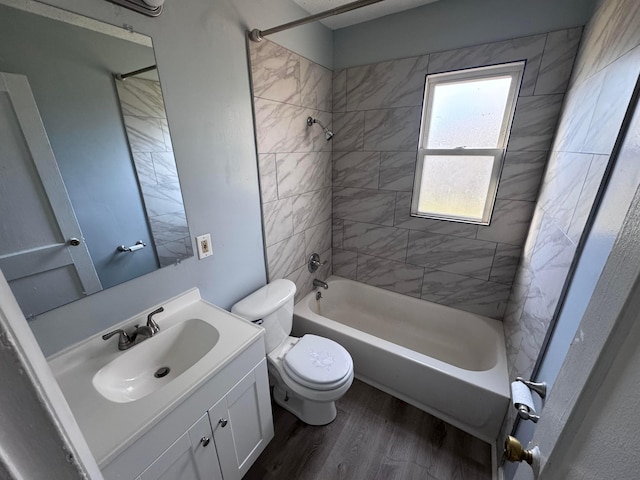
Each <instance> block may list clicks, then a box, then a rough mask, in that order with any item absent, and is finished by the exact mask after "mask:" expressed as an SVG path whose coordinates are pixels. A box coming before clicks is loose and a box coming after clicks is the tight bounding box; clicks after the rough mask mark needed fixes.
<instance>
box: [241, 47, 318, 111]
mask: <svg viewBox="0 0 640 480" xmlns="http://www.w3.org/2000/svg"><path fill="white" fill-rule="evenodd" d="M250 53H251V78H252V81H253V95H254V96H256V97H260V98H265V99H268V100H274V101H276V102H283V103H291V104H295V105H300V104H301V103H300V57H299V56H298V55H296V54H295V53H293V52H291V51H290V50H287V49H286V48H283V47H281V46H280V45H278V44H276V43H273V42H260V43H259V44H256V45H255V46H253V45H252V46H251V49H250ZM312 108H315V107H312Z"/></svg>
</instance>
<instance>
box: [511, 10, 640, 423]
mask: <svg viewBox="0 0 640 480" xmlns="http://www.w3.org/2000/svg"><path fill="white" fill-rule="evenodd" d="M639 73H640V4H638V2H637V1H636V0H607V1H605V2H603V3H602V5H601V6H600V7H599V8H598V10H597V11H596V13H595V14H594V16H593V18H592V20H591V21H590V22H589V24H588V25H587V27H586V30H585V34H584V38H583V41H582V46H581V48H580V51H579V54H578V58H577V60H576V66H575V68H574V72H573V74H572V79H571V84H570V88H569V91H568V92H567V98H566V101H565V104H564V107H563V111H562V113H561V119H560V123H559V125H558V129H557V132H556V138H555V141H554V144H553V147H552V153H551V156H550V159H549V165H548V167H547V171H546V173H545V178H544V180H543V188H542V191H541V193H540V197H539V199H538V202H537V205H536V212H535V214H534V219H533V222H532V225H531V229H530V231H529V236H528V238H527V243H526V245H525V249H524V254H523V258H522V261H521V263H520V266H519V268H518V272H517V275H516V281H515V284H514V289H513V291H512V293H511V298H510V300H509V305H508V306H507V312H506V315H505V335H506V339H507V355H508V360H509V370H510V372H509V373H510V375H511V377H512V378H513V377H515V376H518V375H519V376H523V377H529V376H530V375H531V372H532V369H533V366H534V364H535V362H536V359H537V357H538V355H539V353H540V348H541V345H542V342H543V340H544V338H545V335H546V333H547V329H548V326H549V323H550V321H551V319H552V317H553V315H554V311H555V310H556V307H557V305H558V301H559V297H560V293H561V290H562V288H563V285H564V284H565V282H566V281H567V276H568V273H569V268H570V265H571V263H572V261H573V260H574V257H575V255H576V248H577V245H578V242H579V241H580V239H581V237H582V236H583V235H584V234H585V225H586V222H587V217H588V215H589V213H590V212H591V209H592V207H593V204H594V200H595V196H596V193H597V191H598V188H599V187H600V184H601V181H602V179H603V175H604V172H605V168H606V167H607V164H608V162H609V160H610V156H611V153H612V150H613V147H614V144H615V142H616V140H617V138H618V135H619V131H620V127H621V125H622V120H623V118H624V115H625V113H626V111H627V108H628V106H629V101H630V99H631V95H632V92H633V89H634V87H635V85H636V81H637V80H638V74H639ZM633 161H635V162H636V163H637V158H636V159H635V160H633ZM631 166H632V164H627V165H625V164H624V162H622V163H621V164H619V165H616V170H617V169H619V170H617V171H615V173H614V176H613V179H614V180H612V181H614V182H617V185H616V186H613V187H612V193H614V192H615V193H614V194H616V195H618V198H619V203H618V202H616V203H615V205H617V206H616V207H614V208H617V209H619V212H618V213H617V214H616V215H613V214H610V215H606V220H605V219H603V218H602V217H599V218H600V221H599V222H598V223H596V225H595V227H594V229H593V230H592V231H591V233H590V236H589V237H588V238H589V241H588V242H587V244H586V246H587V247H588V248H589V250H585V254H584V255H585V257H584V258H586V259H589V260H591V257H586V255H588V254H593V259H594V260H595V259H599V260H598V262H599V264H598V263H595V261H593V260H592V261H591V262H590V263H591V267H592V268H594V270H592V271H591V272H587V271H585V269H584V266H583V267H582V269H581V270H579V271H578V274H579V275H580V276H579V277H578V278H577V279H576V281H577V282H585V280H587V278H585V276H588V277H591V279H590V281H589V280H587V281H586V284H584V285H583V287H584V288H585V290H584V293H583V294H582V295H580V297H582V296H583V295H584V297H588V296H590V291H591V290H592V289H593V283H594V279H595V278H597V276H598V275H599V271H598V269H599V268H601V266H602V259H603V258H606V256H607V250H608V249H610V248H611V245H612V242H613V239H614V238H615V236H616V235H617V231H618V228H619V225H620V222H621V220H620V218H619V215H620V214H624V212H625V211H626V210H627V208H628V205H629V198H627V197H628V193H629V192H630V191H631V192H633V191H635V189H636V188H637V186H638V181H639V179H638V175H637V172H636V171H635V169H632V168H630V167H631ZM607 195H609V193H607ZM616 222H617V223H616ZM586 233H589V232H586ZM594 242H595V243H594ZM598 244H599V245H598ZM572 289H573V285H572ZM575 294H576V292H575V291H573V295H575ZM584 297H583V298H581V299H578V301H577V302H576V299H575V298H573V297H572V298H571V301H572V302H573V303H570V304H569V305H568V308H573V309H575V310H574V312H573V314H574V315H580V314H581V312H582V311H583V309H584V302H585V301H586V300H585V298H584ZM513 418H514V415H513V410H511V409H510V410H509V415H508V417H507V419H506V421H505V426H504V427H505V429H507V430H508V429H510V428H511V424H512V421H513Z"/></svg>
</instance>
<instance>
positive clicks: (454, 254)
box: [407, 231, 496, 280]
mask: <svg viewBox="0 0 640 480" xmlns="http://www.w3.org/2000/svg"><path fill="white" fill-rule="evenodd" d="M495 252H496V244H495V243H493V242H483V241H480V240H473V239H469V238H460V237H453V236H450V235H439V234H437V233H428V232H416V231H411V233H410V234H409V247H408V249H407V263H411V264H413V265H421V266H423V267H427V268H428V269H430V270H442V271H444V272H450V273H457V274H460V275H465V276H467V277H474V278H479V279H481V280H489V273H490V272H491V265H492V263H493V257H494V254H495Z"/></svg>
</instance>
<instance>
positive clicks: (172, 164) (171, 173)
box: [151, 150, 178, 183]
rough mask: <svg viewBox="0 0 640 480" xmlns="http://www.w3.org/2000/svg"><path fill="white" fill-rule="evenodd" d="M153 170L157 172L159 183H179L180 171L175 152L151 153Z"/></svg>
mask: <svg viewBox="0 0 640 480" xmlns="http://www.w3.org/2000/svg"><path fill="white" fill-rule="evenodd" d="M151 159H152V160H153V168H154V170H155V172H156V178H157V180H158V183H167V182H177V181H178V170H177V168H176V159H175V156H174V155H173V151H172V150H169V151H166V152H151Z"/></svg>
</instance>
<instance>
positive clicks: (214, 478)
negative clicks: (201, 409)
mask: <svg viewBox="0 0 640 480" xmlns="http://www.w3.org/2000/svg"><path fill="white" fill-rule="evenodd" d="M212 440H213V438H212V433H211V424H210V423H209V418H208V416H207V414H206V413H205V414H204V415H203V416H202V417H200V419H199V420H198V421H197V422H196V423H194V424H193V426H192V427H191V428H190V429H189V430H188V431H186V432H185V433H184V434H183V435H182V436H181V437H180V438H179V439H178V440H176V441H175V442H174V443H173V444H172V445H171V446H170V447H169V448H167V449H166V450H165V451H164V453H163V454H162V455H160V456H159V457H158V458H157V459H156V461H155V462H153V463H152V464H151V465H150V466H149V467H148V468H147V469H146V470H145V471H144V472H142V475H140V477H138V478H139V480H161V479H162V480H222V474H221V472H220V465H219V464H218V457H217V455H216V449H215V445H214V442H213V441H212Z"/></svg>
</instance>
